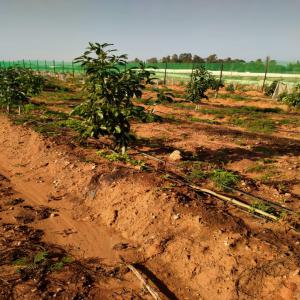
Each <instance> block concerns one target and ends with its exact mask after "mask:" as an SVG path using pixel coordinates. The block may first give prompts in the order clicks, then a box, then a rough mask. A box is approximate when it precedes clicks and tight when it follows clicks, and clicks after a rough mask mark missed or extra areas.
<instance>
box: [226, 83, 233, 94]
mask: <svg viewBox="0 0 300 300" xmlns="http://www.w3.org/2000/svg"><path fill="white" fill-rule="evenodd" d="M225 89H226V91H227V92H230V93H234V91H235V89H234V85H233V83H230V84H228V85H227V86H226V88H225Z"/></svg>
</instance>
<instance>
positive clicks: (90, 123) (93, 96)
mask: <svg viewBox="0 0 300 300" xmlns="http://www.w3.org/2000/svg"><path fill="white" fill-rule="evenodd" d="M111 46H113V44H107V43H105V44H99V43H89V46H88V48H87V51H86V52H84V54H83V55H82V56H80V57H78V58H76V59H75V61H74V62H75V63H80V64H81V66H82V67H83V68H84V70H85V73H86V79H85V84H84V90H85V92H86V96H87V97H86V98H87V99H86V101H85V102H83V103H82V104H80V105H79V106H77V107H76V108H75V109H74V110H73V112H72V114H73V115H78V116H80V117H81V118H82V130H81V135H82V137H84V138H87V137H93V138H98V137H100V136H112V137H113V138H114V140H115V148H116V149H117V150H119V151H121V152H122V153H125V151H126V148H127V146H128V143H129V141H130V140H131V139H132V137H133V136H132V134H131V133H130V119H132V118H140V119H143V118H145V115H146V113H145V110H144V108H143V107H141V106H135V105H134V104H133V102H132V99H133V98H134V97H136V98H141V97H142V94H143V90H144V89H145V85H146V84H150V83H152V79H154V78H152V75H153V74H154V73H153V72H151V71H148V70H146V68H145V65H144V64H143V63H140V66H139V67H138V68H129V69H126V68H125V65H126V62H127V55H124V54H123V55H116V54H115V52H116V50H115V49H111Z"/></svg>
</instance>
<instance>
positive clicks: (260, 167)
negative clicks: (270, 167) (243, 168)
mask: <svg viewBox="0 0 300 300" xmlns="http://www.w3.org/2000/svg"><path fill="white" fill-rule="evenodd" d="M264 169H265V166H264V165H261V164H255V165H254V166H251V167H249V168H248V169H247V172H249V173H258V172H262V171H263V170H264Z"/></svg>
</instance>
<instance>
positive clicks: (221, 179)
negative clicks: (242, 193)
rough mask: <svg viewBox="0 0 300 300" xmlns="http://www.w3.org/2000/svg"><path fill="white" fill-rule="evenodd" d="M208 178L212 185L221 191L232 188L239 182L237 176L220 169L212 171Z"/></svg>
mask: <svg viewBox="0 0 300 300" xmlns="http://www.w3.org/2000/svg"><path fill="white" fill-rule="evenodd" d="M210 178H211V180H212V181H213V182H214V184H215V185H216V186H217V187H218V188H220V189H222V190H227V189H230V188H233V187H235V186H236V185H237V184H238V183H239V181H240V177H239V176H238V175H236V174H234V173H232V172H229V171H226V170H221V169H217V170H213V171H212V172H211V174H210Z"/></svg>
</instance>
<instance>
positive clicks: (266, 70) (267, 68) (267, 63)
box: [262, 56, 270, 91]
mask: <svg viewBox="0 0 300 300" xmlns="http://www.w3.org/2000/svg"><path fill="white" fill-rule="evenodd" d="M269 61H270V57H269V56H267V58H266V68H265V77H264V81H263V85H262V91H264V88H265V84H266V79H267V73H268V70H269Z"/></svg>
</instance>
